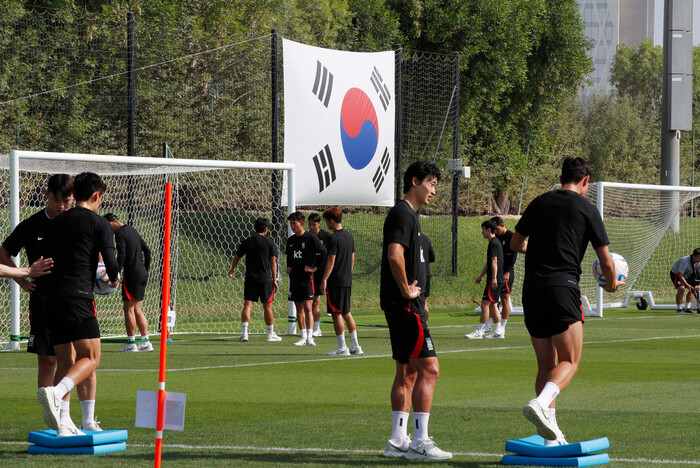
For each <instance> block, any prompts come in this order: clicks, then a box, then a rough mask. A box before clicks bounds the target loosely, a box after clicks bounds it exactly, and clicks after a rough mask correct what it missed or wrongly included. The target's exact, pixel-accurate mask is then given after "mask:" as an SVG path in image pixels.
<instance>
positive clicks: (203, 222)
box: [0, 150, 296, 349]
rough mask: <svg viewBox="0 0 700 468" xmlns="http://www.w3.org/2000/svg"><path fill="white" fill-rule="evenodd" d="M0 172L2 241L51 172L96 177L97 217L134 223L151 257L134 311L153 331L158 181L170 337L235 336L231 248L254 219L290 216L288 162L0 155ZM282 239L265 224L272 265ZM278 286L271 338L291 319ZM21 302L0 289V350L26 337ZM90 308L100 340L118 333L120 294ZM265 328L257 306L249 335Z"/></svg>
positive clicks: (39, 196) (157, 295) (283, 233)
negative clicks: (99, 188) (168, 226)
mask: <svg viewBox="0 0 700 468" xmlns="http://www.w3.org/2000/svg"><path fill="white" fill-rule="evenodd" d="M0 171H5V174H6V176H5V177H3V178H2V179H4V180H1V179H0V193H1V194H2V197H1V198H0V200H1V203H0V210H7V211H9V213H7V214H6V215H5V216H3V217H2V219H4V220H7V221H4V222H2V223H0V235H2V236H3V238H4V237H6V236H7V235H8V234H9V232H11V230H12V229H14V228H15V227H16V226H17V224H18V223H19V222H20V220H21V219H26V218H27V217H29V216H30V215H32V214H33V213H35V212H37V211H39V210H40V209H42V208H43V207H44V206H45V200H44V199H43V193H42V191H43V189H45V187H46V181H47V180H48V177H50V176H51V175H53V174H55V173H67V174H71V175H76V174H78V173H80V172H84V171H90V172H95V173H97V174H99V175H100V176H101V177H102V178H103V180H104V181H105V183H106V185H107V192H106V193H105V196H104V198H103V203H102V206H101V207H100V210H99V214H101V215H104V214H106V213H108V212H113V213H115V214H117V216H119V217H120V218H121V219H123V220H124V222H125V224H127V223H128V220H133V225H134V227H135V228H136V229H137V231H139V233H140V234H141V236H142V237H143V238H144V240H145V241H146V243H147V244H148V246H149V247H150V249H151V251H152V261H151V269H150V271H149V284H148V287H147V288H146V297H145V298H144V304H143V310H144V313H145V314H146V317H147V319H148V322H149V331H151V332H153V333H157V332H158V330H159V328H160V325H161V324H160V322H159V318H160V303H161V299H162V298H161V284H162V265H163V229H164V226H163V225H164V196H165V182H166V180H167V181H168V182H170V183H172V186H173V195H172V199H173V216H172V218H173V219H172V231H173V232H172V241H171V251H172V254H171V258H172V271H171V288H172V289H171V297H172V300H171V307H172V308H173V309H174V308H175V307H177V311H176V312H177V323H176V324H175V330H174V332H175V333H218V334H221V333H237V332H240V328H241V327H240V313H241V309H242V306H243V282H244V273H243V272H244V268H245V266H244V263H245V262H242V264H241V265H240V267H239V268H238V270H237V272H236V274H235V275H234V278H229V277H228V270H229V268H230V265H231V260H232V259H233V256H234V255H235V252H236V249H237V247H238V246H239V245H240V243H241V242H242V241H243V240H244V239H245V238H247V237H249V236H250V235H252V234H253V232H254V229H253V223H254V220H255V219H256V218H257V217H267V218H268V219H270V220H271V219H272V218H273V217H274V216H277V217H279V216H280V214H281V213H282V212H283V211H282V210H283V209H284V208H285V207H286V211H287V213H291V212H293V211H295V209H296V205H295V199H294V180H295V176H294V165H293V164H288V163H263V162H249V161H217V160H195V159H178V158H167V159H165V158H148V157H133V156H110V155H94V154H68V153H48V152H35V151H19V150H13V151H11V152H10V154H9V156H8V155H5V156H0ZM271 174H275V177H280V176H283V177H286V178H287V180H288V181H289V185H288V190H287V191H286V192H281V193H278V192H276V191H275V190H274V189H273V184H272V180H273V177H271ZM8 221H9V222H8ZM278 231H279V232H278ZM288 234H289V233H288V230H287V229H274V227H273V226H272V225H271V233H270V235H271V238H272V239H273V240H274V241H275V243H276V244H277V246H278V248H279V249H280V252H281V253H280V258H279V259H278V265H283V264H284V263H286V259H285V258H284V255H282V253H283V252H284V244H285V241H286V238H287V235H288ZM20 256H21V257H22V258H21V260H20V259H19V258H17V259H15V262H16V263H17V264H18V265H19V264H26V263H27V262H26V257H25V255H24V252H22V253H21V254H20ZM280 270H281V268H280ZM283 278H284V276H283ZM283 284H284V289H283V286H282V285H281V287H280V293H278V294H276V295H275V298H274V302H273V310H274V312H275V319H276V320H275V327H276V329H277V331H278V332H280V333H281V332H283V331H285V330H286V329H287V326H286V324H287V322H294V321H295V316H296V314H295V313H293V309H292V307H293V305H292V307H290V305H289V304H288V302H287V297H286V294H285V292H286V287H287V282H286V281H284V282H283ZM283 291H284V292H283ZM27 299H28V295H27V294H24V293H22V292H21V290H20V288H19V287H18V286H17V284H16V283H15V282H14V281H11V280H5V282H0V310H5V311H8V310H9V313H8V312H0V317H2V318H0V343H6V344H7V349H18V348H19V342H20V340H21V337H22V336H23V335H24V336H26V335H27V334H28V332H29V324H28V319H27V313H26V312H24V311H26V309H27ZM95 302H96V306H97V311H98V317H99V318H100V328H101V330H102V334H103V336H105V337H109V336H123V335H124V334H125V329H124V325H123V312H122V304H121V293H119V292H116V293H114V294H111V295H109V296H97V297H96V299H95ZM7 315H10V317H7ZM290 324H291V323H290ZM8 325H9V328H8ZM163 326H165V325H164V324H163ZM264 331H265V323H264V320H263V313H262V307H259V306H256V307H254V308H253V315H252V318H251V323H250V332H251V333H263V332H264Z"/></svg>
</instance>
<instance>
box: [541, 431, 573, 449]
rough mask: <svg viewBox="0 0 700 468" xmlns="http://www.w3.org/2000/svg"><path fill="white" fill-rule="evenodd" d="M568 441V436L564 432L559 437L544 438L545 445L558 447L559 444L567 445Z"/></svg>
mask: <svg viewBox="0 0 700 468" xmlns="http://www.w3.org/2000/svg"><path fill="white" fill-rule="evenodd" d="M567 444H568V442H567V441H566V436H565V435H564V434H561V435H560V436H559V437H557V438H556V439H554V440H548V439H544V446H545V447H556V446H558V445H567Z"/></svg>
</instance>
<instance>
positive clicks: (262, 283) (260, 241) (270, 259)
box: [228, 218, 282, 342]
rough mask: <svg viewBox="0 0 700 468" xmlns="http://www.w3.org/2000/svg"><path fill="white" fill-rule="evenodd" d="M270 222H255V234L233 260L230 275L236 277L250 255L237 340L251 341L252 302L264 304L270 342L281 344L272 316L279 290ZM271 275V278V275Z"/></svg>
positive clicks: (246, 268) (246, 265)
mask: <svg viewBox="0 0 700 468" xmlns="http://www.w3.org/2000/svg"><path fill="white" fill-rule="evenodd" d="M269 225H270V221H268V220H267V219H266V218H258V219H256V220H255V223H254V224H253V227H254V228H255V235H254V236H251V237H249V238H247V239H246V240H244V241H243V243H242V244H241V245H240V247H238V250H237V251H236V255H235V256H234V257H233V263H232V264H231V269H230V270H229V271H228V275H229V276H231V277H233V272H234V271H236V266H237V265H238V262H240V261H241V258H243V257H244V256H246V255H247V257H246V263H245V281H244V283H243V311H242V312H241V325H242V328H243V330H242V331H241V337H240V338H239V339H238V341H242V342H246V341H248V324H249V323H250V311H251V310H252V309H253V303H255V302H258V301H260V302H262V304H263V314H264V316H265V325H267V341H282V338H280V337H279V336H277V333H275V330H274V324H275V317H274V315H272V301H273V299H274V298H275V293H276V292H277V291H279V284H278V283H277V257H278V256H279V253H278V250H277V246H276V245H275V243H274V242H273V241H272V239H270V238H269V237H267V230H268V226H269ZM271 274H272V277H270V275H271Z"/></svg>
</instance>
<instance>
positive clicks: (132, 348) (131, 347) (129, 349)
mask: <svg viewBox="0 0 700 468" xmlns="http://www.w3.org/2000/svg"><path fill="white" fill-rule="evenodd" d="M119 352H120V353H138V352H139V349H138V348H137V347H136V343H127V344H125V345H124V347H123V348H122V349H120V350H119Z"/></svg>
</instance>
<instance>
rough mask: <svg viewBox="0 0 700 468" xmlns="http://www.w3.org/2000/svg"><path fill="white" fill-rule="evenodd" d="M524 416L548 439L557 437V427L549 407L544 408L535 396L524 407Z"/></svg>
mask: <svg viewBox="0 0 700 468" xmlns="http://www.w3.org/2000/svg"><path fill="white" fill-rule="evenodd" d="M523 416H525V419H527V420H528V421H530V422H531V423H532V424H534V425H535V427H536V428H537V433H538V434H539V435H541V436H542V437H544V438H545V439H547V440H555V439H556V438H557V432H558V431H557V430H556V429H557V427H556V426H555V425H554V423H553V421H552V420H551V418H550V416H549V408H542V406H540V404H539V402H538V401H537V399H535V398H533V399H532V400H530V401H529V402H528V404H527V405H525V406H524V407H523Z"/></svg>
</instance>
